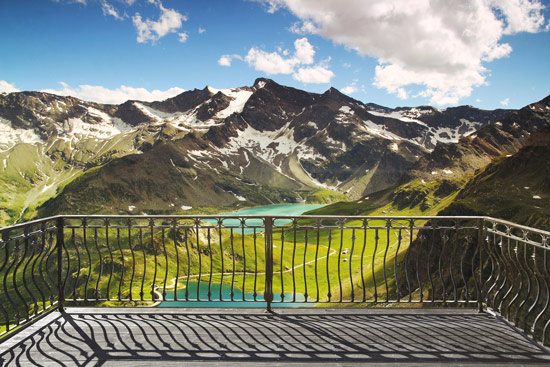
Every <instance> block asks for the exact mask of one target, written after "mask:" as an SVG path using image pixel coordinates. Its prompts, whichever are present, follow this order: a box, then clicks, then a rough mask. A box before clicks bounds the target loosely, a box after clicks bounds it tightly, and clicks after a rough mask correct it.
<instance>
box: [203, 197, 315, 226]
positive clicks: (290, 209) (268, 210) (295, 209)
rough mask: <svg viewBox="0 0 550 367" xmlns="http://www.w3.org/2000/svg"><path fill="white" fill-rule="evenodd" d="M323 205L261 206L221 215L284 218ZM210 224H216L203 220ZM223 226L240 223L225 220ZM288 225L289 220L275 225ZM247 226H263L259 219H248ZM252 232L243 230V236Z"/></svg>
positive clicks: (280, 221) (236, 220) (282, 220)
mask: <svg viewBox="0 0 550 367" xmlns="http://www.w3.org/2000/svg"><path fill="white" fill-rule="evenodd" d="M323 206H325V205H323V204H297V203H285V204H271V205H262V206H253V207H250V208H243V209H239V210H236V211H234V212H228V213H223V215H235V216H242V215H261V216H266V215H269V216H278V215H281V216H285V215H301V214H303V213H305V212H308V211H310V210H314V209H318V208H322V207H323ZM205 221H206V222H210V223H212V224H216V223H217V222H216V220H205ZM223 223H224V225H225V226H240V224H241V222H240V220H238V219H226V220H224V221H223ZM287 223H290V219H277V222H276V225H277V226H280V225H284V224H287ZM246 225H247V226H263V221H262V220H261V219H248V220H247V221H246ZM253 232H254V229H253V228H245V229H244V233H245V234H251V233H253Z"/></svg>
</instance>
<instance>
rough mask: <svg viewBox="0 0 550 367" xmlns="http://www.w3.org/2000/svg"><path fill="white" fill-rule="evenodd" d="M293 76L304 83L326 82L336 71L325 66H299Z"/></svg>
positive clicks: (328, 81)
mask: <svg viewBox="0 0 550 367" xmlns="http://www.w3.org/2000/svg"><path fill="white" fill-rule="evenodd" d="M292 77H293V78H294V79H296V80H298V81H300V82H302V83H309V84H326V83H330V80H331V79H332V78H333V77H334V73H333V72H332V71H330V70H329V69H327V68H325V67H324V66H321V65H317V66H313V67H305V68H299V69H298V70H296V72H295V73H294V74H292Z"/></svg>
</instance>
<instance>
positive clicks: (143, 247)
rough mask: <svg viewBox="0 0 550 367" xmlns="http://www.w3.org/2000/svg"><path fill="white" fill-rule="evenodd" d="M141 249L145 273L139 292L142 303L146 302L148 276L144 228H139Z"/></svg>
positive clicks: (142, 276)
mask: <svg viewBox="0 0 550 367" xmlns="http://www.w3.org/2000/svg"><path fill="white" fill-rule="evenodd" d="M139 247H141V253H142V254H143V273H142V275H141V288H140V290H139V298H140V300H141V301H144V300H145V276H146V275H147V254H146V253H145V245H144V244H143V228H142V227H141V226H140V227H139Z"/></svg>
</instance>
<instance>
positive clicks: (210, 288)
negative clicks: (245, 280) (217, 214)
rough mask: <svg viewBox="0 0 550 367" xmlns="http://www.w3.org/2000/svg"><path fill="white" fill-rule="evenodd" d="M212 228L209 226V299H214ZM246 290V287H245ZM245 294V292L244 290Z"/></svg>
mask: <svg viewBox="0 0 550 367" xmlns="http://www.w3.org/2000/svg"><path fill="white" fill-rule="evenodd" d="M211 235H212V233H211V229H210V227H208V229H207V233H206V238H207V239H208V256H209V259H210V276H209V277H208V300H209V301H211V300H212V274H213V267H212V266H213V264H212V237H211ZM243 291H244V289H243ZM243 294H244V292H243Z"/></svg>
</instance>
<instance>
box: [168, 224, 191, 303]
mask: <svg viewBox="0 0 550 367" xmlns="http://www.w3.org/2000/svg"><path fill="white" fill-rule="evenodd" d="M184 240H185V248H186V251H187V257H188V258H189V246H188V243H187V241H188V239H187V228H185V229H184ZM172 241H173V242H174V252H175V253H176V277H175V278H174V301H177V300H178V280H179V277H180V254H179V251H178V222H177V220H176V219H174V220H172ZM188 261H189V260H188ZM187 282H189V267H188V268H187ZM188 289H189V287H188V286H186V287H185V300H186V301H188V300H189V299H188V294H187V292H188Z"/></svg>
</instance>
